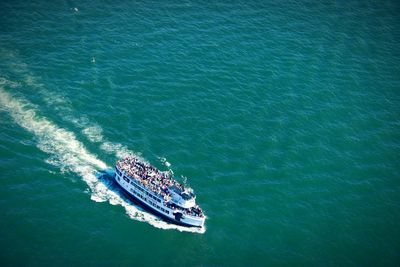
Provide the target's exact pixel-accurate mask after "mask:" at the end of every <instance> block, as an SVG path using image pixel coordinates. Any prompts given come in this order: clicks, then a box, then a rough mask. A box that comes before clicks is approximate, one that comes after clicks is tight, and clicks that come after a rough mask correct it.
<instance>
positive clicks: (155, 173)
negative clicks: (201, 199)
mask: <svg viewBox="0 0 400 267" xmlns="http://www.w3.org/2000/svg"><path fill="white" fill-rule="evenodd" d="M117 166H118V168H119V169H121V170H123V171H124V172H125V173H127V174H128V175H129V176H131V177H134V178H135V179H136V180H139V182H140V183H142V184H143V185H145V186H146V187H147V188H150V189H151V190H152V191H153V192H155V193H157V194H159V195H161V196H163V197H164V201H168V200H169V199H170V193H169V192H168V187H170V186H176V187H177V188H179V189H180V190H182V191H183V190H184V187H183V185H181V184H180V183H178V182H177V181H175V180H174V179H172V177H171V176H170V174H169V173H167V172H160V171H159V170H157V169H156V168H154V167H153V166H151V165H150V164H148V163H145V162H142V161H140V160H138V159H137V158H135V157H131V156H128V157H125V158H124V159H122V160H119V161H118V162H117ZM167 206H168V205H167ZM170 208H171V207H170ZM176 208H178V207H177V206H175V205H174V209H176ZM180 210H182V211H183V212H184V213H185V214H188V215H193V216H203V211H202V210H201V208H200V207H199V206H197V205H196V207H193V208H191V209H182V208H180Z"/></svg>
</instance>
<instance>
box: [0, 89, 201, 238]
mask: <svg viewBox="0 0 400 267" xmlns="http://www.w3.org/2000/svg"><path fill="white" fill-rule="evenodd" d="M0 110H4V111H7V112H8V113H9V114H10V116H11V117H12V119H13V120H14V121H15V122H16V123H17V124H19V125H20V126H21V127H23V128H25V129H26V130H27V131H29V132H31V133H32V134H34V135H35V137H36V138H37V147H38V148H39V149H40V150H42V151H44V152H46V153H48V154H50V156H51V157H50V158H49V159H48V160H47V162H48V163H50V164H53V165H55V166H58V167H60V168H61V170H62V171H72V172H74V173H76V174H78V175H80V176H81V177H82V178H83V180H84V181H85V182H86V183H87V185H88V186H89V189H90V192H91V199H92V200H94V201H97V202H104V201H108V202H109V203H110V204H112V205H121V206H123V207H124V208H125V210H126V213H127V214H128V215H129V216H130V217H131V218H132V219H135V220H138V221H143V222H147V223H149V224H151V225H153V226H155V227H157V228H162V229H176V230H179V231H189V232H197V233H204V232H205V229H194V228H188V227H181V226H176V225H173V224H169V223H166V222H164V221H162V220H160V219H159V218H158V217H156V216H154V215H152V214H149V213H146V212H144V211H143V210H142V209H140V208H139V207H137V206H135V205H133V203H131V202H130V201H129V200H128V199H125V198H124V197H121V195H120V194H118V193H117V191H116V190H111V187H110V184H109V183H107V182H106V181H102V180H101V179H99V177H98V175H96V174H98V170H107V169H109V168H108V166H107V165H106V163H104V162H103V161H101V160H99V159H98V158H97V157H96V156H95V155H93V154H91V153H90V152H89V151H88V150H87V149H86V148H85V147H84V145H83V144H82V143H81V142H79V141H78V140H77V139H76V136H75V134H74V133H73V132H69V131H67V130H65V129H63V128H60V127H58V126H57V125H55V124H54V123H53V122H51V121H49V120H48V119H46V118H44V117H40V116H38V115H37V111H36V109H35V107H34V106H33V105H32V104H31V103H30V102H27V101H25V100H20V99H16V98H14V97H13V96H12V95H11V94H9V93H8V92H6V91H5V90H4V89H3V88H1V87H0ZM109 172H110V171H109ZM111 172H112V171H111Z"/></svg>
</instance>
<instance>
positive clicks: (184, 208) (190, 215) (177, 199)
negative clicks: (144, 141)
mask: <svg viewBox="0 0 400 267" xmlns="http://www.w3.org/2000/svg"><path fill="white" fill-rule="evenodd" d="M115 181H116V182H117V183H118V184H119V185H120V186H121V187H122V188H123V189H124V190H125V191H126V192H127V193H128V194H129V195H130V196H131V197H132V198H134V199H135V200H137V201H138V202H140V203H141V204H143V205H144V206H145V207H147V208H149V209H150V210H152V211H153V212H155V213H156V214H158V215H161V216H162V217H164V218H166V219H168V220H169V221H171V222H173V223H175V224H179V225H184V226H190V227H200V228H201V227H204V222H205V215H204V213H203V211H202V209H201V208H200V207H199V206H198V205H197V204H196V195H195V194H194V193H193V189H191V188H189V187H186V186H184V185H182V184H180V183H179V182H177V181H176V180H175V179H174V178H173V176H172V174H171V172H166V171H164V172H162V171H159V170H158V169H156V168H155V167H153V166H152V165H150V164H148V163H146V162H144V161H141V160H140V159H138V158H136V157H133V156H128V157H125V158H123V159H120V160H118V161H117V163H116V165H115Z"/></svg>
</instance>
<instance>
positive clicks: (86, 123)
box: [0, 48, 140, 158]
mask: <svg viewBox="0 0 400 267" xmlns="http://www.w3.org/2000/svg"><path fill="white" fill-rule="evenodd" d="M0 55H1V57H2V59H6V61H9V64H7V66H8V67H10V68H11V69H12V71H13V72H15V73H18V74H19V75H21V78H22V83H24V84H25V85H27V86H28V87H30V88H33V89H35V93H37V94H39V95H41V96H42V99H43V100H44V101H45V102H46V104H47V105H48V106H50V107H51V108H53V109H54V110H55V111H56V112H57V113H58V115H60V117H61V118H62V119H63V120H65V121H68V122H70V123H72V124H74V125H75V126H76V127H78V128H80V129H81V132H82V134H83V135H85V136H86V138H87V139H88V140H89V141H90V142H92V143H99V144H100V149H102V150H103V151H104V152H106V153H107V154H113V155H115V156H116V157H117V158H123V157H126V156H128V155H135V156H137V157H140V155H138V154H137V153H134V152H133V151H131V150H129V149H128V148H127V147H126V146H123V145H121V144H119V143H114V142H110V141H109V140H107V139H106V138H105V137H104V135H103V129H102V128H101V127H100V126H99V125H98V124H96V123H93V122H91V121H90V120H89V119H88V118H87V117H86V116H79V117H76V116H75V115H74V110H73V109H72V108H71V103H70V101H69V99H68V98H67V97H65V96H63V95H61V94H57V93H55V92H52V91H50V90H48V89H47V88H46V87H45V85H44V84H43V83H41V81H40V78H38V77H36V76H35V75H33V73H32V72H31V71H30V70H29V69H28V66H27V65H26V64H25V63H23V62H21V61H20V60H19V57H18V53H17V52H16V51H10V50H5V49H1V48H0ZM6 82H7V83H8V84H7V85H8V86H10V87H13V88H15V87H17V86H18V85H20V84H19V83H14V84H15V85H14V86H12V85H11V83H12V82H10V81H6V79H3V78H1V80H0V85H1V84H4V83H6Z"/></svg>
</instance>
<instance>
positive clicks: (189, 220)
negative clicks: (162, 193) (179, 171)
mask: <svg viewBox="0 0 400 267" xmlns="http://www.w3.org/2000/svg"><path fill="white" fill-rule="evenodd" d="M117 170H118V169H117ZM115 181H116V182H117V183H118V184H119V185H120V186H121V187H122V188H123V189H124V190H125V191H126V192H127V193H128V194H129V195H130V196H131V197H133V198H134V199H135V200H137V201H139V202H140V203H142V204H143V205H145V206H146V207H147V208H148V209H150V210H152V211H154V212H155V213H157V214H159V215H161V216H163V217H165V218H167V219H168V220H170V221H172V222H174V223H176V224H180V225H185V226H194V227H203V226H204V221H205V218H204V217H198V216H192V215H190V214H186V213H184V212H183V211H182V210H179V209H172V208H169V207H167V206H166V205H165V204H164V201H162V200H161V201H160V199H158V198H156V197H155V196H154V195H153V193H152V192H151V191H150V190H148V189H147V188H145V187H144V186H142V185H141V184H139V183H136V182H135V180H134V179H132V178H130V177H129V176H127V175H126V174H124V172H123V171H121V170H118V171H117V172H115Z"/></svg>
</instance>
